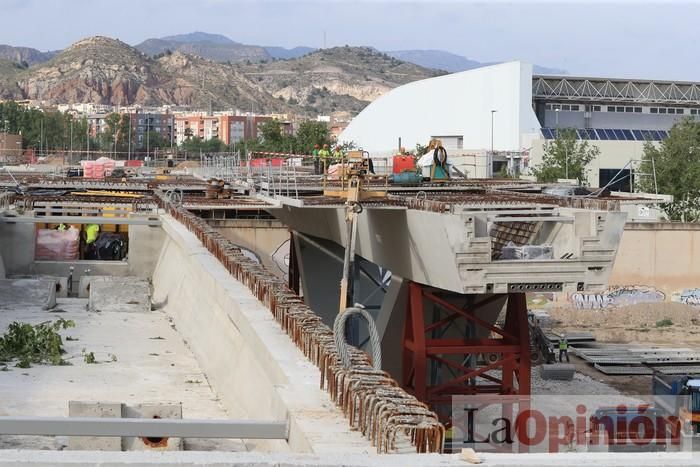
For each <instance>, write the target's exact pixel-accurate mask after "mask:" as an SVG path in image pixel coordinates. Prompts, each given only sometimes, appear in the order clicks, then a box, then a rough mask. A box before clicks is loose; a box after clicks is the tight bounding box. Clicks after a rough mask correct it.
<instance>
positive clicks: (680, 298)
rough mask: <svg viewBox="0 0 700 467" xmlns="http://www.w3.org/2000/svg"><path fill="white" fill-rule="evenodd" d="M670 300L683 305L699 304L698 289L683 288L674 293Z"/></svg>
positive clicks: (699, 293)
mask: <svg viewBox="0 0 700 467" xmlns="http://www.w3.org/2000/svg"><path fill="white" fill-rule="evenodd" d="M671 300H673V301H674V302H678V303H683V304H685V305H700V289H685V290H683V291H682V292H677V293H674V294H673V296H672V297H671Z"/></svg>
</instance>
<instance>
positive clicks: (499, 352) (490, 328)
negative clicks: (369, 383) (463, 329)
mask: <svg viewBox="0 0 700 467" xmlns="http://www.w3.org/2000/svg"><path fill="white" fill-rule="evenodd" d="M436 293H439V291H438V290H437V289H434V288H431V287H427V286H423V285H421V284H417V283H415V282H412V283H410V284H409V299H408V310H407V316H406V322H405V324H404V337H403V356H402V357H403V381H402V382H403V387H404V388H405V389H406V390H407V391H409V392H411V393H413V394H414V395H415V396H416V397H417V398H418V399H419V400H421V401H423V402H425V403H427V404H429V405H430V407H431V408H432V409H433V410H434V411H435V412H436V413H437V414H438V415H439V416H440V417H441V419H442V420H443V422H447V423H449V418H450V412H451V404H452V396H455V395H475V394H503V395H520V396H528V395H529V394H530V335H529V327H528V322H527V302H526V299H525V294H524V293H511V294H507V305H506V319H505V323H504V324H503V326H502V327H498V326H496V325H491V324H490V323H487V322H486V321H484V320H482V319H480V318H478V317H477V316H476V314H475V311H476V310H478V309H479V308H481V307H483V306H485V305H488V304H490V303H492V302H494V301H497V300H499V299H503V298H504V297H505V296H506V294H494V295H491V296H487V297H486V298H484V299H482V300H481V301H479V302H476V303H474V304H473V305H472V306H471V307H468V308H464V309H462V308H458V307H457V306H455V305H453V304H452V303H450V302H448V301H446V300H445V299H443V298H441V297H439V296H437V294H436ZM426 300H427V301H428V302H430V303H432V304H433V305H437V307H438V308H439V309H440V310H441V315H440V316H445V315H446V316H445V317H441V318H440V319H437V320H435V321H434V322H431V323H428V324H426V317H425V309H424V308H425V307H424V302H425V301H426ZM458 320H466V321H467V322H469V323H470V324H471V325H472V326H473V327H474V328H481V329H482V330H483V331H482V332H481V334H482V335H483V334H485V335H488V336H489V337H487V338H479V339H477V338H470V339H468V338H464V337H462V338H455V337H454V336H450V337H444V338H443V337H441V338H437V339H435V338H429V337H428V335H429V333H430V334H437V335H444V334H445V332H442V333H441V331H446V328H447V326H450V325H451V324H452V323H453V322H458ZM480 354H481V355H480ZM483 354H487V355H496V357H495V358H496V360H495V361H483V358H481V356H482V355H483ZM469 356H473V358H470V359H467V357H469ZM466 362H471V366H466V365H468V364H470V363H466ZM435 364H438V365H441V366H442V367H443V368H448V367H449V369H450V373H451V376H450V378H449V379H448V380H447V381H440V382H439V383H437V384H431V383H430V381H429V379H428V372H429V369H430V367H431V365H435ZM494 370H500V375H499V374H498V372H497V371H494ZM442 374H443V375H444V372H443V373H442Z"/></svg>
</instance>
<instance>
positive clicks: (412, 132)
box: [339, 62, 700, 190]
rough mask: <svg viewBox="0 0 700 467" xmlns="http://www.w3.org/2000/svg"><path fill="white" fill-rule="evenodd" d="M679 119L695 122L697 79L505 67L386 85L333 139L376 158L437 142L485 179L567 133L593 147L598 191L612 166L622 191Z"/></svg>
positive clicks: (529, 160) (527, 160) (523, 163)
mask: <svg viewBox="0 0 700 467" xmlns="http://www.w3.org/2000/svg"><path fill="white" fill-rule="evenodd" d="M686 117H690V118H695V119H700V83H694V82H677V81H658V80H631V79H612V78H586V77H575V76H549V75H533V72H532V65H530V64H527V63H523V62H508V63H503V64H499V65H494V66H489V67H483V68H477V69H474V70H469V71H464V72H461V73H454V74H450V75H446V76H441V77H437V78H431V79H427V80H422V81H417V82H413V83H409V84H406V85H404V86H401V87H398V88H396V89H393V90H392V91H390V92H388V93H386V94H385V95H383V96H381V97H380V98H379V99H377V100H375V101H374V102H372V103H371V104H370V105H369V106H367V107H366V108H365V110H363V111H362V112H361V113H360V114H359V115H358V116H357V117H356V118H355V119H354V120H353V121H352V122H351V123H350V124H349V125H348V127H347V128H346V130H345V131H344V132H343V133H342V134H341V135H340V137H339V139H340V140H341V141H354V142H355V143H356V144H357V145H358V146H360V147H362V148H363V149H365V150H368V151H370V152H371V153H372V154H377V155H383V154H389V153H391V152H392V151H395V150H396V149H397V148H398V146H399V138H401V143H400V144H401V145H402V146H404V147H407V148H413V147H415V145H416V144H427V142H428V141H429V140H430V138H431V137H440V138H442V139H443V141H446V142H447V143H448V144H449V146H450V147H449V148H451V149H452V154H455V155H459V154H466V153H471V154H474V156H473V157H475V158H477V157H478V155H481V158H482V159H483V160H484V161H486V162H476V164H472V165H479V164H485V165H487V166H489V167H488V169H487V170H481V171H477V172H472V174H474V173H476V174H477V175H472V176H484V175H486V176H490V175H491V174H493V173H494V172H496V171H497V170H498V169H499V168H500V167H502V166H503V165H504V164H506V163H508V164H509V167H510V168H514V167H517V166H519V168H520V170H521V171H524V172H527V169H528V166H529V165H532V164H533V163H534V164H536V163H537V162H538V160H539V159H540V158H541V156H542V152H543V145H544V143H545V142H546V140H548V139H553V138H554V137H556V133H557V130H558V129H565V128H572V129H575V130H576V135H577V137H578V138H579V139H584V140H588V141H590V142H591V144H594V145H596V146H597V147H598V148H599V149H600V151H601V154H600V156H599V158H598V159H597V160H595V161H594V162H593V163H592V164H591V165H590V166H589V169H590V171H589V177H588V183H589V184H590V185H593V186H604V185H606V184H607V183H608V182H609V181H610V180H611V179H612V178H613V177H614V175H615V174H616V173H617V172H619V171H620V170H621V169H622V170H623V171H624V170H627V171H628V173H627V178H626V180H627V181H626V182H624V183H621V184H616V185H615V186H613V188H616V189H620V190H630V189H631V188H632V183H631V180H632V179H633V178H634V173H633V172H634V166H635V165H636V164H637V161H639V159H641V157H642V153H643V147H644V143H646V142H647V141H651V142H658V141H662V140H663V139H665V138H666V137H667V136H668V130H669V129H670V128H671V127H672V126H673V124H674V123H676V122H677V121H678V120H680V119H682V118H686ZM446 146H447V144H446ZM449 148H448V149H449ZM492 151H493V152H492ZM458 163H459V162H458ZM467 165H469V164H467Z"/></svg>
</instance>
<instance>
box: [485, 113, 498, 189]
mask: <svg viewBox="0 0 700 467" xmlns="http://www.w3.org/2000/svg"><path fill="white" fill-rule="evenodd" d="M496 112H498V110H493V109H492V110H491V157H489V161H488V164H489V167H488V172H490V173H491V176H493V114H495V113H496ZM488 172H487V173H488Z"/></svg>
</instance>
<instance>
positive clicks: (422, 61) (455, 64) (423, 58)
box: [387, 50, 567, 75]
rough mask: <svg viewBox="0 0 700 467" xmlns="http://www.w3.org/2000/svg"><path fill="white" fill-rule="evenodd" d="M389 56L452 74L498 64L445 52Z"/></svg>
mask: <svg viewBox="0 0 700 467" xmlns="http://www.w3.org/2000/svg"><path fill="white" fill-rule="evenodd" d="M387 54H389V55H390V56H392V57H394V58H398V59H399V60H404V61H406V62H411V63H415V64H417V65H420V66H423V67H426V68H433V69H435V70H445V71H448V72H450V73H456V72H459V71H466V70H473V69H474V68H480V67H483V66H489V65H495V64H497V63H498V62H477V61H475V60H470V59H468V58H466V57H463V56H461V55H457V54H453V53H450V52H445V51H444V50H392V51H390V52H387ZM533 70H534V72H535V73H541V74H556V75H565V74H567V72H566V71H565V70H559V69H556V68H547V67H543V66H540V65H534V67H533Z"/></svg>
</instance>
